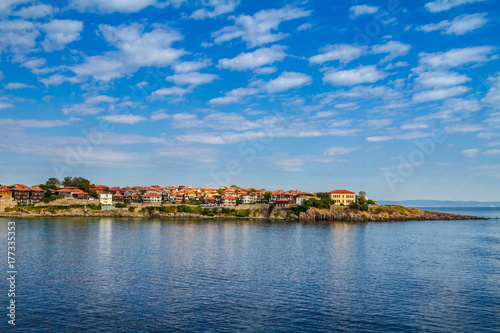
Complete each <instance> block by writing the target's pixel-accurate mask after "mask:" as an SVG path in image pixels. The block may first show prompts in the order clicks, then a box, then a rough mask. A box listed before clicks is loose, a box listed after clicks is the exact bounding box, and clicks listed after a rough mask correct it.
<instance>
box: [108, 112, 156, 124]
mask: <svg viewBox="0 0 500 333" xmlns="http://www.w3.org/2000/svg"><path fill="white" fill-rule="evenodd" d="M99 119H103V120H106V121H109V122H110V123H112V124H126V125H133V124H136V123H138V122H140V121H146V120H147V118H146V117H143V116H137V115H133V114H115V115H109V116H102V117H99Z"/></svg>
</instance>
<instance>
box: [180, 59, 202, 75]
mask: <svg viewBox="0 0 500 333" xmlns="http://www.w3.org/2000/svg"><path fill="white" fill-rule="evenodd" d="M210 64H211V61H210V60H208V59H204V60H200V61H182V62H179V63H176V64H174V65H172V68H173V69H174V71H175V72H176V73H189V72H197V71H199V70H200V69H202V68H205V67H207V66H209V65H210Z"/></svg>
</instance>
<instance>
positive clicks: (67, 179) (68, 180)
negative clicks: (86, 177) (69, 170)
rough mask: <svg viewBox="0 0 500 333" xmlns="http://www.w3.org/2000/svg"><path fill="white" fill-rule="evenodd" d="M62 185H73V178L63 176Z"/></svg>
mask: <svg viewBox="0 0 500 333" xmlns="http://www.w3.org/2000/svg"><path fill="white" fill-rule="evenodd" d="M62 186H73V178H71V177H69V176H68V177H64V179H63V181H62Z"/></svg>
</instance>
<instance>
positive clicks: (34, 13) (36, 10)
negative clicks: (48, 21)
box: [12, 4, 58, 20]
mask: <svg viewBox="0 0 500 333" xmlns="http://www.w3.org/2000/svg"><path fill="white" fill-rule="evenodd" d="M54 12H58V10H57V8H54V7H52V6H49V5H44V4H40V5H33V6H29V7H23V8H21V9H20V10H18V11H16V12H14V13H12V15H14V16H19V17H22V18H24V19H33V20H36V19H39V18H42V17H45V16H53V15H54Z"/></svg>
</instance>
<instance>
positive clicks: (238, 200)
mask: <svg viewBox="0 0 500 333" xmlns="http://www.w3.org/2000/svg"><path fill="white" fill-rule="evenodd" d="M239 205H241V199H240V197H236V206H239Z"/></svg>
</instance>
